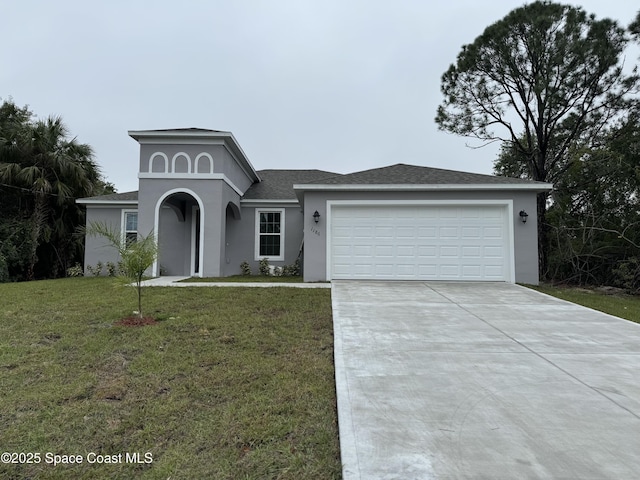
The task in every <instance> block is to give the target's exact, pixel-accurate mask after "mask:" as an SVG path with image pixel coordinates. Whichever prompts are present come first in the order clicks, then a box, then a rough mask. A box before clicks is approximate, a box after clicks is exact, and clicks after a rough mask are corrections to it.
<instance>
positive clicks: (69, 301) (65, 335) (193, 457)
mask: <svg viewBox="0 0 640 480" xmlns="http://www.w3.org/2000/svg"><path fill="white" fill-rule="evenodd" d="M144 294H145V307H146V313H147V315H149V316H151V317H153V318H155V319H156V320H155V321H156V323H155V324H152V325H151V326H148V327H147V328H128V327H127V326H120V325H114V322H116V321H117V320H118V319H123V318H127V317H129V316H130V315H131V309H132V308H135V305H136V303H135V292H134V291H133V289H130V288H124V287H119V288H116V287H113V286H112V281H111V280H109V279H107V278H80V279H65V280H55V281H42V282H30V283H20V284H2V285H0V299H2V301H1V307H0V439H1V445H0V449H1V450H2V451H4V452H40V453H41V454H42V455H44V454H45V453H46V452H50V453H57V454H67V455H70V454H80V455H83V456H84V458H85V462H84V463H82V464H74V465H57V466H52V465H50V464H46V463H45V462H44V461H41V462H40V463H31V464H0V478H7V479H19V478H43V479H68V478H74V479H94V478H142V479H167V478H172V479H183V478H184V479H191V478H215V479H223V480H224V479H237V478H243V479H283V480H286V479H334V478H340V476H341V465H340V456H339V442H338V431H337V417H336V405H335V390H334V374H333V333H332V321H331V302H330V291H329V290H325V289H322V290H306V289H305V290H302V289H292V288H269V289H259V288H242V287H238V288H149V289H147V290H146V291H145V292H144ZM90 452H94V453H99V454H102V455H116V454H119V453H122V454H125V453H127V452H129V453H135V452H139V453H141V454H142V455H144V454H145V453H149V454H151V456H152V461H151V462H150V463H144V462H142V463H126V462H125V463H116V464H90V463H88V462H87V461H86V455H87V454H88V453H90ZM42 460H44V458H43V459H42Z"/></svg>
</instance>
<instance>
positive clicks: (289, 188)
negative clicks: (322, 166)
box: [242, 170, 340, 200]
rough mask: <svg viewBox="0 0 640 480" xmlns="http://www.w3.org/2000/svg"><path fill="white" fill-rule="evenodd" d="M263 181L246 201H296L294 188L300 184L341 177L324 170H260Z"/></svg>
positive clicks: (251, 189)
mask: <svg viewBox="0 0 640 480" xmlns="http://www.w3.org/2000/svg"><path fill="white" fill-rule="evenodd" d="M257 173H258V176H259V177H260V179H261V181H260V182H257V183H254V184H253V185H251V186H250V187H249V190H247V191H246V192H245V194H244V196H243V197H242V198H243V199H245V200H269V199H271V200H274V199H278V200H285V199H291V200H295V199H296V194H295V192H294V191H293V186H294V185H295V184H298V183H317V182H319V181H320V180H322V179H325V178H334V177H336V176H340V174H338V173H334V172H326V171H324V170H259V171H258V172H257Z"/></svg>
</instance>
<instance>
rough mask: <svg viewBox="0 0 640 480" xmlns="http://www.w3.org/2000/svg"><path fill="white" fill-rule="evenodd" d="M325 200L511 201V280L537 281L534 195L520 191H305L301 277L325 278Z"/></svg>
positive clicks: (311, 279)
mask: <svg viewBox="0 0 640 480" xmlns="http://www.w3.org/2000/svg"><path fill="white" fill-rule="evenodd" d="M328 200H354V201H356V200H358V201H361V200H365V201H366V200H386V201H395V202H397V201H416V200H431V201H433V200H442V201H444V200H463V201H469V203H470V204H473V202H474V201H480V200H485V201H486V200H511V201H512V202H513V208H512V215H513V218H512V221H513V238H514V267H515V281H516V282H518V283H528V284H534V285H535V284H538V246H537V219H536V214H535V212H536V194H535V193H534V192H524V191H505V190H496V191H478V192H473V191H445V192H398V191H395V192H392V191H390V192H353V191H352V192H348V191H344V192H306V193H305V196H304V213H305V215H304V218H305V221H304V237H305V251H304V266H305V268H304V280H305V281H323V280H327V263H326V256H327V254H328V252H327V218H328V216H327V201H328ZM316 210H317V211H318V213H320V221H319V222H318V224H316V223H315V222H314V220H313V213H314V212H315V211H316ZM520 210H525V211H527V213H528V214H529V218H528V221H527V223H526V224H523V223H522V222H521V221H520V218H519V215H518V213H519V212H520Z"/></svg>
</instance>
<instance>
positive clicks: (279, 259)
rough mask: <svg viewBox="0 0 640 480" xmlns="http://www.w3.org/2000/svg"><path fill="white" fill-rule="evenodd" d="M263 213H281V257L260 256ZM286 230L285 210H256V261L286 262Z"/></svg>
mask: <svg viewBox="0 0 640 480" xmlns="http://www.w3.org/2000/svg"><path fill="white" fill-rule="evenodd" d="M261 213H279V214H280V255H278V256H273V255H260V235H261V234H260V214H261ZM284 228H285V209H284V208H256V216H255V234H254V245H255V248H254V260H262V259H264V258H268V259H269V260H273V261H274V262H282V261H284V239H285V236H284V233H285V232H284Z"/></svg>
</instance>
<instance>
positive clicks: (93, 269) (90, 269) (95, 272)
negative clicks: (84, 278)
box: [87, 262, 104, 277]
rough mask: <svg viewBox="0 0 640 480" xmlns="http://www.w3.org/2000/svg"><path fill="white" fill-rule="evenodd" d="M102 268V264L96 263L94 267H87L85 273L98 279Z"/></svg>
mask: <svg viewBox="0 0 640 480" xmlns="http://www.w3.org/2000/svg"><path fill="white" fill-rule="evenodd" d="M103 267H104V264H103V263H102V262H98V263H96V266H95V267H92V266H91V265H87V271H88V272H89V273H90V274H91V275H93V276H94V277H99V276H100V275H101V274H102V268H103Z"/></svg>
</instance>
